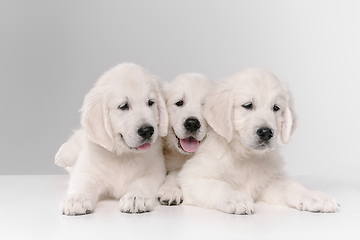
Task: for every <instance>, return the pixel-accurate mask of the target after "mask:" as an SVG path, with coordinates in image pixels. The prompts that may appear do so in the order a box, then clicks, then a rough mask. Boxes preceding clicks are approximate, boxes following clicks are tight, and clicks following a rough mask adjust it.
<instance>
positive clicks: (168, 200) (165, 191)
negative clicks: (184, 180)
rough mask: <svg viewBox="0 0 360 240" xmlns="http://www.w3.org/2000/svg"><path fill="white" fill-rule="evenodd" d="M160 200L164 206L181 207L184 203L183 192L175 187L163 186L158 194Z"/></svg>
mask: <svg viewBox="0 0 360 240" xmlns="http://www.w3.org/2000/svg"><path fill="white" fill-rule="evenodd" d="M158 200H159V202H160V203H161V204H162V205H168V206H173V205H179V204H181V203H182V202H183V195H182V191H181V189H180V188H179V187H177V186H173V185H166V184H164V185H162V186H161V187H160V189H159V192H158Z"/></svg>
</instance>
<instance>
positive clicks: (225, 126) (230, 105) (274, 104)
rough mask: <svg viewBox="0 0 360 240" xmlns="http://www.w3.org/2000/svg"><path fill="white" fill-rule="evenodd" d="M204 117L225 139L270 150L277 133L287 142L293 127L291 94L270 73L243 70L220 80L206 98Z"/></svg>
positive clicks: (258, 148)
mask: <svg viewBox="0 0 360 240" xmlns="http://www.w3.org/2000/svg"><path fill="white" fill-rule="evenodd" d="M206 101H207V105H206V107H205V111H204V116H205V118H206V120H207V121H208V123H209V125H210V126H211V127H213V129H214V130H215V131H216V132H217V133H218V134H219V135H221V136H223V137H225V138H226V139H227V141H228V142H230V141H232V140H233V139H234V140H236V141H240V142H241V144H242V145H244V146H245V147H247V148H249V149H252V150H267V149H274V148H275V146H276V139H277V136H278V135H280V136H281V141H282V142H283V143H288V142H289V140H290V136H291V135H292V133H293V132H294V130H295V128H296V125H297V124H296V115H295V111H294V106H293V101H292V97H291V95H290V93H289V91H288V90H287V89H286V87H285V86H284V85H283V84H282V83H281V82H280V81H279V80H278V79H277V78H276V77H275V76H274V75H273V74H272V73H270V72H267V71H265V70H262V69H245V70H243V71H240V72H238V73H236V74H234V75H232V76H231V77H229V78H227V79H224V80H222V81H220V82H219V83H218V84H217V87H216V88H215V90H214V91H213V92H212V93H211V94H209V96H208V98H207V100H206Z"/></svg>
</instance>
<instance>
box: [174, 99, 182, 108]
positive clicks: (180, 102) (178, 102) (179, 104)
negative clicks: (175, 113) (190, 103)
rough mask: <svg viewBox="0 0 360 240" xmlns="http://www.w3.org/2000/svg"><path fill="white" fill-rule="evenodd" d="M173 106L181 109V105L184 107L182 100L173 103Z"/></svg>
mask: <svg viewBox="0 0 360 240" xmlns="http://www.w3.org/2000/svg"><path fill="white" fill-rule="evenodd" d="M175 105H176V106H178V107H181V106H182V105H184V101H183V100H180V101H177V102H176V103H175Z"/></svg>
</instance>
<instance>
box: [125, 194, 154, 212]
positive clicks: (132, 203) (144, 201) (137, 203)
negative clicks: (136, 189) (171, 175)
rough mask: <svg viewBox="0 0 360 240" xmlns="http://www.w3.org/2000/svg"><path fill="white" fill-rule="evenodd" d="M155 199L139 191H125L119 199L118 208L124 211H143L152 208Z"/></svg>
mask: <svg viewBox="0 0 360 240" xmlns="http://www.w3.org/2000/svg"><path fill="white" fill-rule="evenodd" d="M155 205H156V201H155V199H152V198H149V197H146V196H145V195H144V194H141V193H127V194H125V195H124V196H123V197H122V198H121V199H120V201H119V208H120V211H121V212H124V213H144V212H149V211H152V210H153V209H154V207H155Z"/></svg>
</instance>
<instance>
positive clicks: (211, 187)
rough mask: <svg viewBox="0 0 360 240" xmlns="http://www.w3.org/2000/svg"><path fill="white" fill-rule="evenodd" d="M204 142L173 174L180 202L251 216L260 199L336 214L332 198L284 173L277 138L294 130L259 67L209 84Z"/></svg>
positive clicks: (285, 100) (281, 98)
mask: <svg viewBox="0 0 360 240" xmlns="http://www.w3.org/2000/svg"><path fill="white" fill-rule="evenodd" d="M204 116H205V119H206V120H207V122H208V124H209V125H210V126H211V128H210V127H209V130H208V131H209V135H208V136H207V139H206V141H205V142H204V143H203V144H202V145H201V146H200V147H199V149H198V150H197V151H196V153H195V155H194V156H193V157H192V159H191V160H189V161H187V162H186V163H185V165H184V166H183V168H182V170H181V171H180V173H179V178H178V180H179V183H180V186H181V189H182V191H183V195H184V203H185V204H191V205H196V206H199V207H204V208H211V209H216V210H219V211H222V212H226V213H235V214H252V213H253V212H254V201H258V200H263V201H265V202H267V203H270V204H279V205H283V206H288V207H292V208H296V209H298V210H304V211H311V212H337V211H338V210H339V205H338V204H337V203H336V201H335V200H334V199H333V198H332V197H330V196H328V195H326V194H324V193H322V192H318V191H310V190H307V189H305V188H304V187H303V186H302V185H300V184H299V183H297V182H294V181H292V180H290V179H288V177H287V176H286V173H285V172H284V167H283V165H284V161H283V159H282V157H281V156H280V154H279V146H278V143H277V138H278V136H279V135H280V138H281V141H282V142H283V143H288V142H289V140H290V136H291V134H292V133H293V132H294V130H295V128H296V115H295V112H294V106H293V101H292V98H291V96H290V93H289V91H288V90H287V89H286V87H285V86H284V85H283V84H282V83H281V82H280V81H279V80H278V79H277V78H276V77H275V76H274V75H273V74H272V73H269V72H267V71H265V70H261V69H246V70H243V71H240V72H238V73H236V74H234V75H232V76H230V77H229V78H226V79H224V80H222V81H220V82H218V83H216V84H215V87H214V89H213V90H212V91H211V92H210V94H209V95H208V97H207V98H206V105H205V110H204Z"/></svg>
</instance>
